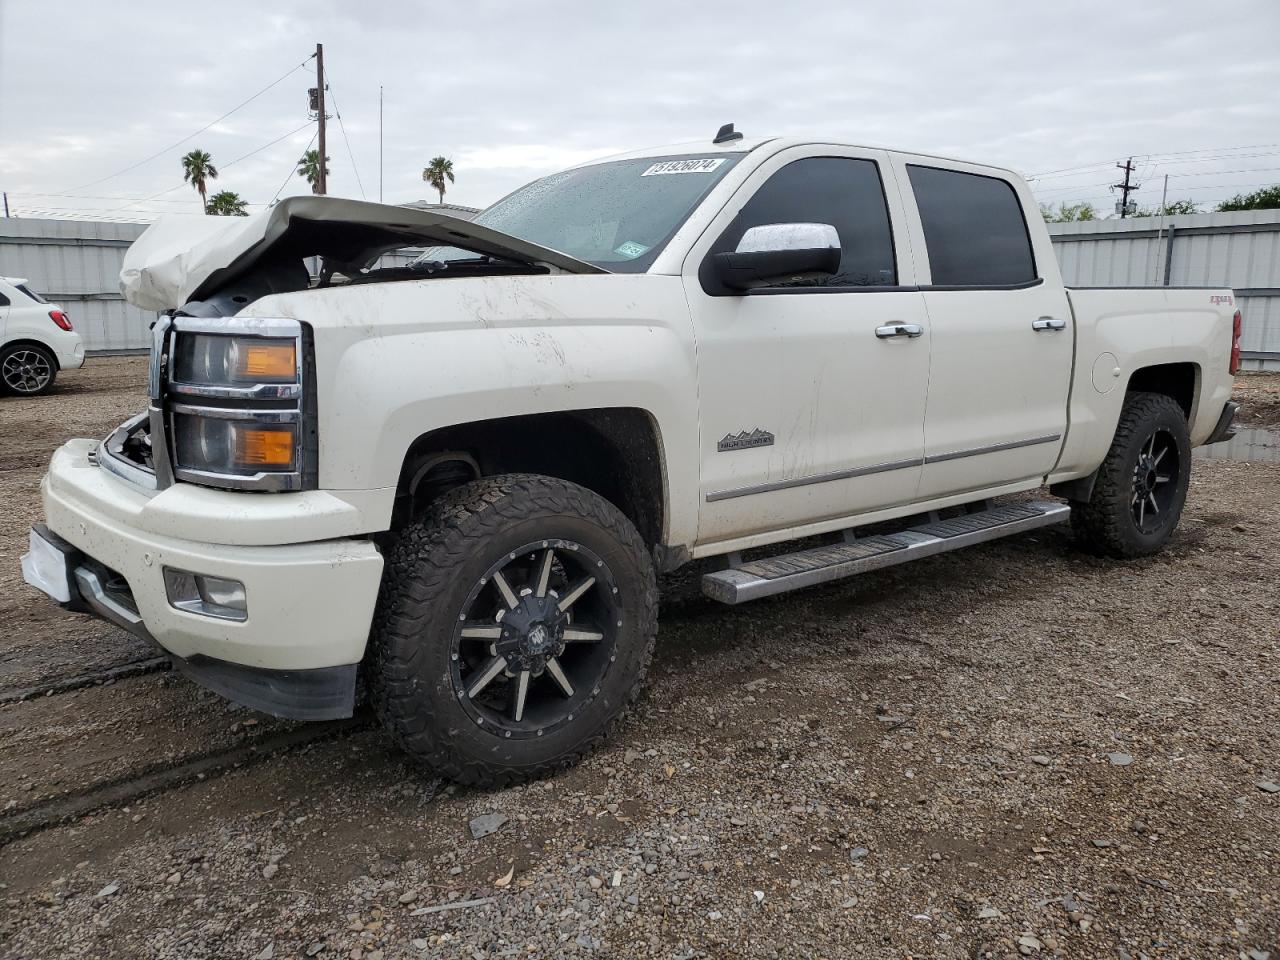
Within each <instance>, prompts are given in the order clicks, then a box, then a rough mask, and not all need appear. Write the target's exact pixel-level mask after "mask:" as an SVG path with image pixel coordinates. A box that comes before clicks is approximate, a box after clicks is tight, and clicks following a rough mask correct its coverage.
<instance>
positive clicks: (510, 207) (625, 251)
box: [418, 153, 742, 273]
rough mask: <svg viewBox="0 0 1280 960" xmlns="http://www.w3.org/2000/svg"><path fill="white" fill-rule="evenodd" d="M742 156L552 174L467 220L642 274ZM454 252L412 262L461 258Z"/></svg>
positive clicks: (648, 160)
mask: <svg viewBox="0 0 1280 960" xmlns="http://www.w3.org/2000/svg"><path fill="white" fill-rule="evenodd" d="M741 156H742V154H741V153H718V154H717V155H715V156H713V157H707V156H695V155H688V156H674V157H645V158H643V159H640V160H616V161H613V162H610V163H597V164H592V165H590V166H586V167H579V168H577V169H574V170H565V171H564V172H563V173H555V174H552V175H551V176H549V177H543V178H542V179H541V180H535V181H534V182H533V183H530V184H528V185H527V186H524V187H521V188H520V189H519V190H517V191H516V192H515V193H512V194H508V195H507V196H506V197H504V198H503V199H502V200H499V201H498V202H497V203H495V204H494V205H493V206H491V207H489V208H488V209H487V210H484V211H483V212H481V213H480V214H479V215H477V216H476V218H475V222H476V223H479V224H482V225H484V226H486V227H489V228H490V229H493V230H500V231H502V232H503V233H508V234H511V235H512V236H514V237H519V238H520V239H522V240H528V241H529V242H530V243H536V244H538V245H540V246H544V247H550V248H551V249H553V250H558V251H560V252H561V253H566V254H568V255H569V256H571V257H577V258H578V259H579V260H585V261H587V262H588V263H593V264H595V265H596V266H599V267H604V268H605V269H606V270H612V271H615V272H619V273H643V272H644V271H645V270H647V269H648V268H649V266H650V265H651V264H652V263H653V261H654V260H655V259H657V256H658V254H659V253H661V252H662V248H663V247H664V246H666V244H667V242H668V241H669V240H670V239H671V237H672V235H673V234H675V232H676V230H678V229H679V228H680V225H681V224H683V223H684V221H685V220H686V219H687V218H688V216H689V214H690V213H692V212H693V208H694V207H696V206H697V205H698V203H699V202H700V201H701V200H702V198H703V197H705V196H706V195H707V192H708V191H710V189H711V188H712V187H713V186H715V184H716V183H717V182H719V180H720V178H721V177H723V176H724V175H725V174H726V173H728V172H729V170H730V169H731V168H732V167H733V165H734V164H735V163H736V162H737V161H738V159H739V158H740V157H741ZM475 256H476V254H474V253H469V252H467V251H465V250H459V249H457V248H456V247H432V248H431V249H429V250H427V251H426V252H425V253H423V254H422V256H420V257H419V258H418V261H419V262H423V261H430V260H445V261H448V260H463V259H472V258H474V257H475Z"/></svg>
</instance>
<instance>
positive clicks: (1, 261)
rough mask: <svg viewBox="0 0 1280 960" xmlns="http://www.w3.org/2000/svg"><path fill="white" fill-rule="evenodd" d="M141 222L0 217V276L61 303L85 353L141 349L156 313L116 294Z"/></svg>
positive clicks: (146, 339)
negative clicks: (21, 281)
mask: <svg viewBox="0 0 1280 960" xmlns="http://www.w3.org/2000/svg"><path fill="white" fill-rule="evenodd" d="M145 229H146V224H144V223H106V222H94V221H84V220H27V219H19V218H0V276H6V277H26V278H27V279H28V280H30V281H31V287H32V289H33V290H35V291H36V292H37V293H39V294H41V295H42V296H44V297H45V299H47V300H53V301H56V302H57V303H60V304H62V306H63V307H64V308H65V309H66V311H67V313H68V314H70V316H71V322H72V323H73V324H74V325H75V328H76V329H77V330H78V331H80V335H81V336H82V337H84V344H85V349H86V350H131V349H144V348H145V347H146V346H147V343H148V332H147V331H148V329H149V327H150V325H151V323H152V321H154V320H155V318H156V314H154V313H150V312H147V311H145V310H139V309H138V308H137V307H135V306H133V305H132V304H130V303H127V302H126V301H125V299H124V298H123V297H122V296H120V266H121V264H122V263H123V262H124V252H125V250H127V249H128V247H129V244H131V243H133V241H134V240H136V239H137V238H138V236H139V234H141V233H142V231H143V230H145Z"/></svg>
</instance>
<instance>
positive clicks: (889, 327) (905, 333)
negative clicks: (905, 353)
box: [876, 323, 924, 340]
mask: <svg viewBox="0 0 1280 960" xmlns="http://www.w3.org/2000/svg"><path fill="white" fill-rule="evenodd" d="M923 335H924V327H922V326H920V324H918V323H886V324H885V325H884V326H883V327H876V336H877V337H879V338H880V339H881V340H892V339H894V338H895V337H909V338H910V339H912V340H914V339H915V338H916V337H919V336H923Z"/></svg>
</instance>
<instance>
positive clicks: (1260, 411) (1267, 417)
mask: <svg viewBox="0 0 1280 960" xmlns="http://www.w3.org/2000/svg"><path fill="white" fill-rule="evenodd" d="M1232 399H1234V400H1235V401H1236V402H1237V403H1238V404H1240V409H1239V410H1238V411H1236V424H1237V425H1238V426H1239V428H1240V429H1242V430H1247V429H1249V428H1250V427H1258V428H1260V429H1263V430H1280V375H1276V374H1274V373H1244V374H1241V375H1240V376H1238V377H1237V378H1236V387H1235V391H1234V393H1233V394H1232Z"/></svg>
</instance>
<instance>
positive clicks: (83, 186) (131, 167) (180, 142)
mask: <svg viewBox="0 0 1280 960" xmlns="http://www.w3.org/2000/svg"><path fill="white" fill-rule="evenodd" d="M314 56H315V54H314V53H313V54H312V55H311V56H310V57H307V59H306V60H303V61H302V62H301V63H300V64H298V65H297V66H296V67H294V68H292V69H291V70H290V71H289V72H288V73H286V74H284V76H281V77H279V78H277V79H275V80H273V81H271V82H270V83H269V84H267V85H266V86H265V87H263V88H262V89H261V90H259V91H258V92H257V93H255V94H254V95H253V96H251V97H249V99H247V100H244V101H243V102H241V103H238V104H236V106H234V107H232V108H231V109H230V110H228V111H227V112H226V113H224V114H223V115H222V116H220V117H219V118H218V119H217V120H214V121H213V122H212V123H206V124H205V125H204V126H203V127H201V128H200V129H199V130H197V131H196V132H195V133H191V134H188V135H187V136H185V137H183V138H182V139H181V140H178V141H176V142H175V143H171V144H170V145H169V146H167V147H165V148H164V149H163V150H158V151H156V152H155V153H153V154H151V155H150V156H149V157H144V158H143V159H141V160H139V161H138V162H137V163H131V164H130V165H129V166H127V167H125V168H123V169H121V170H117V171H116V172H115V173H109V174H107V175H106V176H105V177H100V178H99V179H97V180H91V181H89V182H88V183H82V184H81V185H80V186H78V187H72V188H71V189H70V190H68V191H67V193H76V192H77V191H80V190H85V189H88V188H89V187H94V186H97V185H98V184H100V183H105V182H106V181H107V180H112V179H114V178H116V177H118V176H120V175H121V174H125V173H128V172H129V171H130V170H136V169H137V168H138V167H140V166H142V165H143V164H144V163H150V162H151V161H152V160H155V159H156V158H157V157H161V156H164V155H165V154H166V153H168V152H169V151H170V150H173V149H175V148H176V147H180V146H182V145H183V144H184V143H186V142H187V141H188V140H190V139H192V138H193V137H198V136H200V134H202V133H204V132H205V131H206V130H208V129H209V128H210V127H213V126H216V125H217V124H219V123H221V122H222V121H223V120H225V119H227V117H229V116H231V115H232V114H233V113H235V112H236V111H237V110H239V109H240V108H241V107H245V106H248V105H249V104H250V103H252V102H253V101H254V100H257V99H258V98H259V97H260V96H262V95H263V94H264V93H266V92H267V91H268V90H270V89H271V88H272V87H274V86H276V85H277V84H279V83H282V82H283V81H284V80H286V79H288V78H289V77H290V76H292V75H293V74H294V73H296V72H297V71H299V70H301V69H302V68H303V67H305V66H306V65H307V64H308V63H310V62H311V58H312V57H314Z"/></svg>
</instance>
